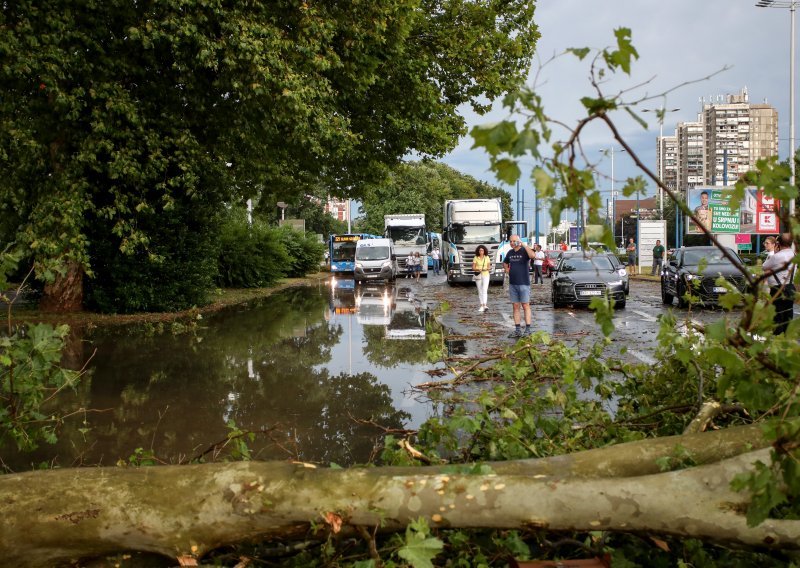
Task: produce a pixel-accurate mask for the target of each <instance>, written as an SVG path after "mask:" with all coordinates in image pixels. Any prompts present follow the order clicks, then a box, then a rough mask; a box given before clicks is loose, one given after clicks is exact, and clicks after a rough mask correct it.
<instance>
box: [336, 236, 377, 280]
mask: <svg viewBox="0 0 800 568" xmlns="http://www.w3.org/2000/svg"><path fill="white" fill-rule="evenodd" d="M377 237H378V235H370V234H368V233H352V234H347V235H331V237H330V239H329V241H328V254H329V255H330V261H331V272H333V273H341V272H353V271H354V270H355V268H356V266H355V263H356V243H357V242H358V241H360V240H361V239H375V238H377Z"/></svg>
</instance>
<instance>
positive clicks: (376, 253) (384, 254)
mask: <svg viewBox="0 0 800 568" xmlns="http://www.w3.org/2000/svg"><path fill="white" fill-rule="evenodd" d="M387 258H389V247H361V248H360V249H358V250H357V251H356V260H386V259H387Z"/></svg>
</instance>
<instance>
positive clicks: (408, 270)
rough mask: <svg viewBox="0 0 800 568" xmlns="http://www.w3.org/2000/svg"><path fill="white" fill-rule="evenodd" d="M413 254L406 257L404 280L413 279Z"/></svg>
mask: <svg viewBox="0 0 800 568" xmlns="http://www.w3.org/2000/svg"><path fill="white" fill-rule="evenodd" d="M414 262H415V261H414V253H413V252H410V253H408V256H407V257H406V278H414Z"/></svg>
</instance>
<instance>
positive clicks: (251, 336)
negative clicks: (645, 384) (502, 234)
mask: <svg viewBox="0 0 800 568" xmlns="http://www.w3.org/2000/svg"><path fill="white" fill-rule="evenodd" d="M435 307H440V308H442V312H441V315H440V317H439V321H440V322H441V324H442V325H443V326H444V332H443V333H442V334H441V335H440V329H439V328H435V329H436V331H435V332H434V333H433V334H432V333H431V329H434V328H431V325H430V324H431V323H432V322H431V317H432V316H431V314H432V312H433V309H434V308H435ZM477 308H478V300H477V293H476V290H475V288H474V287H473V286H455V287H450V286H448V285H447V284H446V282H445V279H444V277H443V276H434V275H431V276H430V277H429V278H427V279H421V280H420V281H418V282H417V281H413V280H403V279H400V280H398V281H397V282H396V283H395V284H394V285H388V286H386V285H359V286H355V285H354V283H353V281H352V280H348V279H341V278H337V279H333V278H330V279H327V280H321V281H320V282H319V283H318V284H317V285H316V286H306V287H299V288H291V289H288V290H285V291H282V292H279V293H276V294H274V295H272V296H270V297H269V298H267V299H265V300H263V301H260V302H259V303H257V304H253V305H250V306H246V307H245V306H242V307H238V308H235V309H229V310H227V311H224V312H221V313H217V314H214V315H213V316H210V317H208V318H206V319H202V320H198V321H197V325H196V327H192V326H188V327H186V326H181V325H179V326H173V328H172V329H167V330H165V331H163V332H162V331H161V330H159V329H156V328H152V329H141V328H135V329H134V328H125V329H122V330H120V329H115V330H106V331H104V330H96V331H94V332H93V333H92V334H91V337H90V338H88V339H86V340H85V341H83V342H80V343H79V344H78V345H79V349H78V352H77V353H74V354H73V357H74V359H75V360H76V361H81V363H82V362H83V361H86V360H87V359H89V358H90V356H91V354H92V352H93V351H94V350H95V349H96V354H95V355H94V357H93V358H91V361H90V362H89V364H88V367H87V369H88V370H87V373H86V375H85V376H84V378H83V380H82V381H81V383H80V386H79V388H78V391H77V393H76V394H75V395H74V396H72V397H71V398H70V399H69V400H68V401H67V403H66V404H65V405H62V406H61V407H60V409H59V410H60V411H61V412H62V413H65V414H66V413H69V412H76V415H75V416H73V417H72V418H70V419H68V420H67V421H66V422H65V425H64V427H63V429H62V430H61V432H60V434H59V441H58V443H57V444H56V445H55V446H44V447H42V448H41V449H40V450H39V451H37V452H35V453H34V454H30V455H26V456H14V455H4V456H2V459H3V462H5V464H6V465H7V466H8V467H10V468H11V469H14V470H17V471H20V470H23V469H27V468H29V467H31V466H32V465H35V464H38V463H40V462H47V463H50V464H54V465H58V466H62V467H63V466H75V465H98V464H99V465H114V464H116V463H118V462H120V461H122V462H126V463H127V462H132V463H141V462H143V461H148V460H152V461H155V462H158V463H178V462H187V461H189V460H191V459H192V458H198V457H204V458H206V459H208V458H210V457H211V456H216V455H217V454H221V455H223V456H224V455H233V457H237V455H238V454H237V452H241V451H243V449H242V448H241V447H239V446H238V445H237V443H236V442H237V440H240V439H243V438H238V437H236V436H237V433H238V432H239V431H240V430H248V431H251V432H257V433H258V434H257V435H256V436H255V437H254V438H253V439H252V440H251V439H249V438H247V439H246V440H247V445H248V446H249V447H250V448H251V449H252V451H253V454H252V457H254V458H257V459H298V460H303V461H308V462H319V463H329V462H335V463H338V464H340V465H350V464H353V463H364V462H367V461H369V460H370V459H371V458H372V457H374V452H375V448H376V447H377V446H378V445H379V443H380V442H381V441H382V439H383V436H384V435H385V434H386V433H387V432H391V431H393V430H401V429H404V428H411V429H413V428H416V427H418V426H419V425H420V424H421V423H422V422H423V421H424V420H425V419H426V418H428V417H429V416H430V415H431V413H433V412H435V409H432V408H431V407H430V406H428V405H427V404H425V403H424V402H420V401H418V400H415V398H414V397H413V395H412V394H411V393H410V388H411V387H412V386H414V385H418V384H420V383H424V382H428V381H431V380H432V375H433V376H435V377H436V378H437V379H439V380H441V379H442V378H447V376H448V368H450V367H451V368H457V367H458V365H459V360H463V361H471V360H474V359H475V358H477V357H480V356H482V355H484V354H486V353H489V352H492V351H493V350H494V351H496V350H498V349H503V348H506V347H510V346H512V345H513V344H514V343H515V340H514V339H509V338H508V337H507V335H508V333H509V332H510V331H511V330H512V329H513V327H514V326H513V321H512V319H511V306H510V304H509V302H508V300H507V297H506V292H505V291H504V290H503V289H502V287H499V286H493V287H491V288H490V290H489V310H488V311H487V312H485V313H480V312H478V311H477ZM532 309H533V328H534V330H544V331H547V332H549V333H551V334H552V335H553V336H554V337H556V338H558V339H562V340H564V341H566V342H567V343H570V344H574V345H578V346H579V345H580V344H581V343H583V342H586V343H587V344H588V343H593V342H594V341H595V340H596V339H599V338H600V332H599V329H598V328H597V326H596V324H595V323H594V314H593V313H592V312H590V311H589V310H586V309H572V308H559V309H557V310H554V309H553V308H552V305H551V303H550V282H549V280H548V281H546V282H545V283H544V284H543V285H534V286H533V291H532ZM665 309H666V308H665V307H664V306H663V305H662V304H661V299H660V296H659V288H658V283H657V282H649V281H641V280H635V281H633V282H632V283H631V295H630V297H629V299H628V305H627V308H626V309H624V310H619V311H618V312H617V313H616V314H615V316H614V322H615V325H616V332H615V334H614V341H613V344H612V346H613V347H612V353H613V352H614V351H616V352H617V353H613V354H618V353H619V349H620V348H621V347H623V346H624V347H626V348H627V352H626V353H625V354H624V355H623V356H624V357H626V358H629V359H631V360H632V361H638V362H644V363H648V364H649V363H650V362H652V357H651V354H652V352H653V351H654V349H655V346H656V341H657V331H658V323H657V318H658V316H659V315H660V314H661V313H664V311H665ZM682 311H683V313H684V314H685V313H686V312H685V310H682ZM691 317H692V318H696V319H698V320H700V321H712V320H714V319H717V318H719V317H721V313H720V312H719V311H713V310H708V311H697V312H695V313H692V314H691ZM442 355H443V356H444V359H445V360H444V361H442V359H441V356H442ZM79 409H86V410H85V411H80V410H79ZM229 435H233V437H232V438H231V439H228V437H229Z"/></svg>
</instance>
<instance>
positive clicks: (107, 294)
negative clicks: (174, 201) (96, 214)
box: [86, 203, 218, 313]
mask: <svg viewBox="0 0 800 568" xmlns="http://www.w3.org/2000/svg"><path fill="white" fill-rule="evenodd" d="M109 223H110V222H109ZM101 225H102V226H101ZM140 226H142V228H143V229H144V230H145V232H146V233H147V234H148V235H149V242H148V243H147V244H146V250H142V249H139V250H137V251H136V252H134V253H132V254H126V253H123V252H122V251H121V250H120V243H119V241H117V240H112V239H108V238H107V236H108V235H111V234H113V233H112V231H111V228H110V227H108V226H105V224H104V223H103V222H102V221H98V222H97V223H95V227H94V230H92V231H91V236H90V241H91V246H90V259H91V268H92V271H93V274H94V278H87V282H86V305H87V307H89V308H90V309H94V310H97V311H100V312H106V313H132V312H170V311H178V310H183V309H187V308H190V307H192V306H200V305H204V304H206V303H208V296H209V291H210V290H212V289H213V287H214V278H215V277H216V273H217V262H216V258H217V248H216V245H215V239H216V237H217V226H218V222H217V217H216V215H215V214H214V213H212V212H211V211H208V209H207V208H204V207H202V206H198V205H194V204H191V203H190V204H187V205H184V206H177V207H176V208H175V209H173V210H172V211H170V212H164V213H161V214H160V215H159V216H158V218H157V219H156V218H155V217H153V218H150V219H147V218H143V219H142V220H141V221H140Z"/></svg>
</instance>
